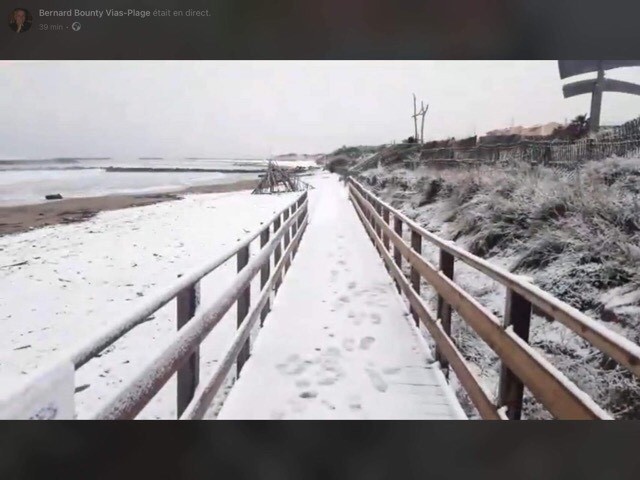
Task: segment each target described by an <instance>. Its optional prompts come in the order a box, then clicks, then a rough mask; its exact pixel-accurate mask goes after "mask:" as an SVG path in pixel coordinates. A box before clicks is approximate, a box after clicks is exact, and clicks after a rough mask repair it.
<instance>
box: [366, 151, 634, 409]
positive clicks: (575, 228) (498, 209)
mask: <svg viewBox="0 0 640 480" xmlns="http://www.w3.org/2000/svg"><path fill="white" fill-rule="evenodd" d="M363 176H364V177H365V178H367V180H368V181H369V182H370V185H372V186H373V187H374V188H375V190H376V191H377V192H378V193H379V194H380V195H381V196H382V197H383V198H384V199H386V200H390V201H391V202H392V204H393V205H394V206H396V207H399V208H401V209H402V210H404V211H405V212H406V213H407V214H408V215H409V216H410V217H412V218H415V219H416V221H418V222H419V223H421V224H422V225H424V226H425V227H427V228H429V229H431V230H433V231H435V232H436V233H438V234H440V235H441V236H444V237H445V238H448V239H452V240H455V241H456V242H457V243H459V244H460V245H462V246H464V247H465V248H467V249H468V250H469V251H471V252H472V253H474V254H477V255H479V256H481V257H484V258H489V259H490V260H491V261H493V262H495V263H496V264H498V265H500V266H503V267H506V268H508V269H510V270H511V271H513V272H515V273H519V274H523V275H526V276H528V277H530V278H531V279H532V281H533V282H534V283H535V284H537V285H538V286H540V287H541V288H543V289H545V290H546V291H548V292H550V293H552V294H553V295H555V296H556V297H558V298H560V299H561V300H563V301H565V302H567V303H569V304H570V305H572V306H574V307H576V308H578V309H580V310H582V311H585V312H586V313H588V314H589V315H590V316H592V317H593V318H596V319H599V320H601V321H603V322H605V323H606V325H607V327H609V328H612V329H614V330H616V331H618V332H619V333H621V334H623V335H624V336H626V337H627V338H629V339H630V340H632V341H634V342H640V159H638V158H627V159H624V158H611V159H607V160H604V161H598V162H588V163H586V164H585V165H584V167H583V168H582V169H581V170H580V171H575V170H573V171H569V170H559V169H553V168H547V167H542V166H537V167H531V166H529V165H516V166H512V167H509V168H496V167H489V166H481V167H478V168H474V169H468V170H462V169H445V170H440V171H436V170H430V169H428V168H424V167H423V168H422V169H418V170H416V171H409V170H405V169H402V168H398V169H395V170H388V169H383V168H379V169H375V170H369V171H367V172H365V173H364V175H363ZM434 253H435V252H434ZM457 265H460V266H459V267H456V268H458V270H457V272H456V280H457V281H458V282H459V283H461V284H462V285H463V286H464V287H465V288H467V289H468V290H469V291H471V292H472V293H474V294H475V295H476V296H477V297H478V298H480V299H481V300H482V301H483V302H484V303H486V304H487V306H489V307H490V308H491V309H492V310H493V311H494V312H495V313H496V314H498V315H501V314H502V309H503V295H504V288H503V287H500V286H498V285H497V284H495V282H492V281H491V280H489V279H487V278H486V277H485V276H483V275H481V274H477V273H474V272H473V271H472V270H471V269H468V268H465V266H463V265H461V262H457ZM458 320H459V319H458ZM531 335H532V336H531V343H532V344H533V345H534V346H535V347H537V348H539V349H540V350H541V352H543V353H544V354H545V355H546V356H547V357H548V358H549V359H550V360H551V361H552V363H553V364H554V365H555V366H557V367H558V368H560V370H562V371H563V372H564V373H565V374H567V375H568V376H569V377H570V378H571V379H572V380H573V381H574V382H575V383H576V384H578V386H580V387H581V388H582V389H583V390H585V391H586V392H587V393H588V394H590V395H592V396H593V397H594V399H595V400H596V401H597V402H598V403H599V404H600V405H601V406H603V407H604V408H606V409H608V410H609V411H611V412H612V413H613V414H614V415H616V417H618V418H640V383H639V382H638V381H637V380H636V379H635V378H633V377H632V376H631V375H630V374H628V373H627V372H626V371H624V369H621V368H620V367H619V366H617V365H616V364H615V362H613V361H611V360H610V359H608V358H606V357H605V356H604V355H602V354H601V353H599V352H598V351H597V350H595V349H594V348H593V347H591V346H589V345H588V344H587V343H586V342H585V341H582V340H581V339H580V338H579V337H577V336H576V335H575V334H573V333H571V332H569V331H568V330H567V329H566V328H564V327H563V326H562V325H558V324H557V322H549V321H547V320H544V319H542V318H540V317H537V316H536V317H535V318H534V321H533V324H532V333H531ZM454 336H456V337H457V338H456V339H457V341H458V343H459V344H460V346H461V347H462V349H463V350H464V351H465V354H466V355H467V356H468V357H469V358H470V360H472V361H473V362H474V363H476V365H478V372H479V374H480V375H481V376H482V377H483V378H484V379H485V380H486V382H487V384H488V385H489V387H490V388H491V389H493V390H494V391H495V387H496V381H497V372H498V368H499V362H498V359H497V358H496V356H495V355H494V354H492V352H491V351H490V350H489V349H488V347H486V346H485V345H484V344H483V343H482V342H481V341H480V340H479V339H477V337H476V336H475V334H474V333H473V332H472V331H471V330H470V329H469V328H468V327H466V326H465V325H464V323H463V322H462V321H458V322H456V327H455V328H454ZM526 414H527V416H529V417H536V418H540V417H543V416H545V413H544V412H542V411H541V408H540V407H539V406H538V405H537V404H536V403H535V402H533V401H531V399H528V403H527V411H526Z"/></svg>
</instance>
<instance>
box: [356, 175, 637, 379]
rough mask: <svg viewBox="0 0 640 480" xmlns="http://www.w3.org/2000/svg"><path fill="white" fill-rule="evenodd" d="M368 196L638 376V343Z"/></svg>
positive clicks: (359, 188) (432, 242)
mask: <svg viewBox="0 0 640 480" xmlns="http://www.w3.org/2000/svg"><path fill="white" fill-rule="evenodd" d="M351 182H353V184H354V185H355V186H356V188H357V189H358V190H359V191H360V192H364V191H367V190H366V189H365V188H364V187H363V186H362V184H360V183H359V182H357V181H356V180H354V179H351ZM367 193H369V192H367ZM369 194H370V193H369ZM371 198H372V201H373V202H374V203H377V204H379V205H382V206H383V207H384V208H386V209H388V210H389V211H390V212H391V213H392V214H393V215H394V217H396V218H400V219H401V220H402V222H403V223H405V224H406V225H408V226H409V228H410V229H411V230H412V231H414V232H417V233H418V234H419V235H420V236H422V238H423V239H424V240H426V241H428V242H430V243H431V244H433V245H435V246H437V247H438V248H440V249H441V250H444V251H445V252H447V253H449V254H451V255H453V256H454V257H455V258H456V259H459V260H461V261H462V262H464V263H466V264H467V265H469V266H471V267H473V268H475V269H476V270H478V271H479V272H482V273H484V274H485V275H487V276H488V277H490V278H492V279H493V280H495V281H497V282H499V283H501V284H502V285H504V286H505V287H507V288H510V289H512V290H513V291H515V292H516V293H518V294H520V295H521V296H522V297H524V298H525V299H527V300H528V301H529V302H531V304H532V305H535V306H536V307H538V308H539V309H540V310H541V311H542V312H544V313H545V314H546V315H548V316H549V317H551V318H552V319H554V320H557V321H559V322H560V323H562V324H563V325H565V326H566V327H568V328H569V329H571V330H572V331H573V332H574V333H576V334H577V335H580V336H581V337H582V338H584V339H585V340H586V341H587V342H589V343H590V344H591V345H593V346H594V347H596V348H597V349H598V350H600V351H601V352H603V353H605V354H606V355H608V356H610V357H611V358H613V359H614V360H615V361H617V362H618V363H620V364H621V365H623V366H625V367H626V368H628V369H629V370H630V371H631V372H632V373H633V374H634V375H636V376H637V377H638V378H640V346H639V345H636V344H635V343H633V342H632V341H631V340H629V339H627V338H625V337H623V336H622V335H620V334H618V333H616V332H614V331H612V330H610V329H608V328H607V327H605V326H604V325H602V324H601V323H599V322H597V321H596V320H594V319H592V318H590V317H589V316H587V315H585V314H584V313H582V312H581V311H579V310H577V309H575V308H573V307H571V306H570V305H567V304H566V303H564V302H562V301H561V300H558V299H557V298H555V297H553V296H552V295H550V294H549V293H547V292H545V291H544V290H542V289H540V288H539V287H536V286H535V285H533V284H532V283H530V282H527V281H525V280H523V279H522V278H521V277H519V276H517V275H514V274H513V273H511V272H508V271H506V270H504V269H502V268H500V267H497V266H495V265H492V264H491V263H489V262H487V261H486V260H483V259H482V258H479V257H477V256H475V255H473V254H471V253H469V252H467V251H465V250H464V249H462V248H460V247H459V246H457V245H455V244H454V243H453V242H450V241H447V240H444V239H441V238H439V237H438V236H436V235H434V234H433V233H431V232H429V231H427V230H425V229H424V228H422V227H420V226H419V225H418V224H416V223H415V222H414V221H413V220H411V219H409V218H408V217H407V216H406V215H404V214H403V213H402V212H400V211H398V210H396V209H394V208H393V207H391V206H390V205H388V204H386V203H385V202H383V201H381V200H380V199H378V198H377V197H375V196H373V195H372V196H371Z"/></svg>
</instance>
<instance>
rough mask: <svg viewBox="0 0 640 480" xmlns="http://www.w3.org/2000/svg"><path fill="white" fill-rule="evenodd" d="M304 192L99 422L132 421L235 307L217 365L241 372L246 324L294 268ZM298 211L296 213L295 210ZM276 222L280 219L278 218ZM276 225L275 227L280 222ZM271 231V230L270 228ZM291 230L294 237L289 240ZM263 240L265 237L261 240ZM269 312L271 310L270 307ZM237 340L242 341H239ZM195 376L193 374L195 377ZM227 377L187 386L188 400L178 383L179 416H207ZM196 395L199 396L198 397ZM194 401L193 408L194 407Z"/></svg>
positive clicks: (106, 408) (241, 254)
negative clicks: (233, 333) (232, 335)
mask: <svg viewBox="0 0 640 480" xmlns="http://www.w3.org/2000/svg"><path fill="white" fill-rule="evenodd" d="M307 205H308V201H307V199H306V194H303V195H302V196H301V197H300V199H299V200H297V201H296V202H294V204H293V205H292V206H291V215H290V216H289V214H288V212H287V210H285V213H284V223H283V224H282V227H281V228H277V229H275V232H274V236H273V238H272V239H271V240H270V241H269V242H268V243H266V244H264V245H263V247H262V249H261V250H260V252H258V254H257V255H256V256H255V257H254V258H253V259H252V260H251V261H247V260H248V258H249V255H248V246H245V247H243V248H242V249H240V250H238V258H239V263H238V269H239V272H238V275H237V276H236V278H235V279H234V281H233V282H232V283H231V285H229V287H227V289H226V290H225V291H224V292H223V293H222V294H221V295H220V296H219V297H218V300H216V301H215V302H214V303H213V304H211V305H210V306H209V307H208V308H205V309H203V308H200V309H199V310H198V312H196V313H195V315H193V314H192V317H191V318H190V319H189V321H188V322H186V323H185V325H184V326H183V327H182V328H180V330H178V331H177V332H176V334H175V335H174V337H173V338H172V339H170V340H169V341H168V342H167V343H166V344H165V345H164V346H163V347H162V348H160V349H159V350H158V352H157V353H156V354H155V355H154V356H153V357H152V359H151V360H150V361H149V362H148V363H147V365H146V366H145V368H144V369H143V370H142V371H140V372H139V373H138V374H137V375H136V376H135V377H133V379H132V380H130V381H129V383H128V384H127V385H126V386H125V387H124V388H123V389H121V390H120V391H119V392H118V393H117V394H116V395H115V396H114V397H113V398H112V399H111V400H110V401H109V402H108V403H107V404H106V405H105V406H104V407H103V408H102V409H101V410H100V411H99V412H98V413H97V414H96V416H95V417H94V418H95V419H99V420H116V419H133V418H135V416H136V415H137V414H138V413H139V412H140V411H141V410H142V409H143V408H144V407H145V406H146V405H147V403H149V401H150V400H151V399H152V398H153V397H154V396H155V395H156V394H157V393H158V392H159V391H160V389H161V388H162V387H163V386H164V384H165V383H166V382H167V381H168V380H169V378H171V376H172V375H173V374H175V373H176V371H178V369H179V368H180V366H181V365H185V364H186V365H187V366H189V364H190V362H187V361H188V359H189V357H190V356H191V355H193V352H194V351H195V350H196V349H197V348H198V346H199V345H200V343H201V342H202V341H203V340H204V339H205V338H206V336H207V335H208V334H209V332H211V330H212V329H213V328H214V327H215V326H216V325H217V324H218V322H219V321H220V320H221V319H222V317H223V316H224V315H225V314H226V313H227V312H228V311H229V309H230V308H231V307H232V306H233V305H234V304H236V302H237V304H238V327H239V333H238V336H239V337H237V339H236V341H235V342H234V343H233V345H232V347H231V349H230V352H229V353H228V354H227V355H226V356H225V358H224V361H223V364H222V365H221V366H219V367H218V371H220V370H221V369H226V371H225V372H224V373H225V374H226V373H227V372H228V370H229V369H230V368H231V366H232V364H233V362H234V361H236V362H237V373H238V374H239V373H240V371H241V370H242V367H243V365H244V363H245V361H246V360H247V358H248V352H249V332H250V327H249V326H248V325H250V324H253V323H254V322H255V319H256V318H258V315H259V314H260V315H262V314H263V313H264V308H265V306H266V301H267V299H268V298H269V297H268V295H269V293H270V292H271V288H270V287H271V286H272V285H273V286H274V288H277V286H278V285H279V282H280V281H281V279H282V276H283V275H284V273H285V270H286V268H287V267H288V265H290V262H291V258H292V257H293V254H294V253H295V251H296V246H297V242H299V241H300V237H301V235H302V233H303V231H304V228H305V226H306V223H307V215H306V213H307ZM294 208H295V210H294ZM276 222H277V220H276ZM276 222H274V223H276ZM267 231H268V227H267ZM291 232H293V239H294V240H295V241H294V242H292V241H291V240H292V237H291V236H290V234H291ZM263 238H264V237H263ZM283 239H284V248H285V253H284V255H282V256H280V255H279V249H280V247H281V241H282V240H283ZM274 253H275V254H276V257H277V258H276V261H275V264H276V269H275V270H274V274H273V275H270V276H269V277H267V279H265V277H264V276H262V277H261V280H262V282H261V283H262V285H261V286H262V295H261V298H260V300H259V302H258V304H257V305H256V307H254V310H253V312H251V313H250V312H249V306H250V305H249V302H250V300H249V295H248V289H249V285H250V282H251V280H252V279H253V277H254V276H255V275H256V274H257V273H258V272H259V271H262V270H263V269H264V268H265V267H266V265H267V264H270V259H271V255H272V254H274ZM267 308H268V307H267ZM238 338H239V340H238ZM192 374H193V373H192ZM222 380H224V376H222V377H221V376H220V375H215V374H214V377H213V378H212V379H211V380H209V381H207V382H206V384H205V385H204V389H203V388H200V389H199V390H196V384H197V382H191V383H189V387H190V389H189V395H188V401H186V402H180V398H181V397H180V384H179V386H178V399H179V409H178V416H179V417H181V416H182V415H183V413H184V412H185V410H188V412H189V413H188V414H189V415H191V416H193V415H195V417H193V418H202V416H203V415H204V413H205V412H206V410H207V408H208V406H209V402H210V401H211V400H212V399H213V397H214V396H215V393H216V392H217V389H218V388H219V387H220V386H221V385H222ZM196 391H198V395H197V397H195V398H194V393H195V392H196ZM193 402H195V403H194V406H191V404H192V403H193Z"/></svg>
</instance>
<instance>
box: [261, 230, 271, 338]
mask: <svg viewBox="0 0 640 480" xmlns="http://www.w3.org/2000/svg"><path fill="white" fill-rule="evenodd" d="M269 227H270V226H269V225H267V228H265V229H264V230H263V231H262V232H261V233H260V248H264V246H265V245H266V244H267V243H269ZM270 276H271V258H269V261H268V262H267V263H265V264H264V267H262V269H261V270H260V291H262V289H263V288H264V286H265V285H266V284H267V282H268V281H269V277H270ZM269 310H270V304H269V299H267V301H266V303H265V304H264V308H263V309H262V312H260V325H263V324H264V319H265V318H266V317H267V314H268V313H269Z"/></svg>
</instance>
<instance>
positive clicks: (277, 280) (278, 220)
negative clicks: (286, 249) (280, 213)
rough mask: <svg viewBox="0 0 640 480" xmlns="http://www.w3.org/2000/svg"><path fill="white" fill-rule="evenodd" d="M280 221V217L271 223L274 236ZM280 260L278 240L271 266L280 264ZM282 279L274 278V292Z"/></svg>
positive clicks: (280, 249)
mask: <svg viewBox="0 0 640 480" xmlns="http://www.w3.org/2000/svg"><path fill="white" fill-rule="evenodd" d="M281 222H282V220H281V219H280V217H278V218H276V220H275V221H274V222H273V233H274V234H275V233H276V232H277V231H278V230H280V226H281V225H282V223H281ZM280 258H282V241H281V240H279V241H278V245H277V246H276V249H275V250H274V252H273V265H274V266H275V265H278V263H280ZM281 278H282V277H281V276H280V275H278V278H276V281H275V286H274V287H275V291H278V288H280V283H281V281H280V279H281Z"/></svg>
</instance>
